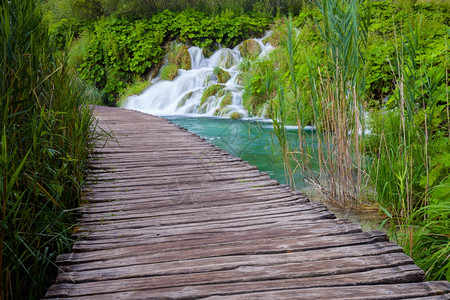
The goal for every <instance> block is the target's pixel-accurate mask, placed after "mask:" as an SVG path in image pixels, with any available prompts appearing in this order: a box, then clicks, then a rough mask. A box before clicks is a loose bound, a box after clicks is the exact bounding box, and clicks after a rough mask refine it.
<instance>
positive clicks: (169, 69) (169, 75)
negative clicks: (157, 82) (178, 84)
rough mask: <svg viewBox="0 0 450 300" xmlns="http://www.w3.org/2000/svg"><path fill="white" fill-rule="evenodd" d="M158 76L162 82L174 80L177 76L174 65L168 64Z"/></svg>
mask: <svg viewBox="0 0 450 300" xmlns="http://www.w3.org/2000/svg"><path fill="white" fill-rule="evenodd" d="M159 76H160V77H161V79H162V80H174V79H175V77H177V76H178V68H177V66H176V65H175V64H172V63H169V64H168V65H165V66H164V67H163V68H162V69H161V73H160V75H159Z"/></svg>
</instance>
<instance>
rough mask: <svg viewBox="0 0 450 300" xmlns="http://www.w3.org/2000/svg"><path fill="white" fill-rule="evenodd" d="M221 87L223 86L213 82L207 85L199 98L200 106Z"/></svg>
mask: <svg viewBox="0 0 450 300" xmlns="http://www.w3.org/2000/svg"><path fill="white" fill-rule="evenodd" d="M221 89H223V86H222V85H220V84H214V85H211V86H210V87H208V88H207V89H206V90H205V91H204V92H203V95H202V98H201V100H200V106H202V105H203V104H204V103H205V102H206V100H208V98H209V97H211V96H214V95H216V94H217V92H219V91H220V90H221Z"/></svg>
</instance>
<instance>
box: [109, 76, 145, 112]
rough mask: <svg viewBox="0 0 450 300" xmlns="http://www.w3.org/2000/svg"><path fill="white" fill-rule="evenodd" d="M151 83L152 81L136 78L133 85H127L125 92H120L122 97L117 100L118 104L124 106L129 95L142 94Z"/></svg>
mask: <svg viewBox="0 0 450 300" xmlns="http://www.w3.org/2000/svg"><path fill="white" fill-rule="evenodd" d="M150 85H151V83H150V82H149V81H147V80H142V79H140V80H139V79H137V80H135V81H134V82H133V83H132V84H131V85H129V86H127V88H126V89H125V91H124V92H123V93H121V94H120V99H119V101H118V102H117V106H119V107H122V106H123V105H124V104H125V100H126V99H127V98H128V97H130V96H132V95H139V94H141V93H142V92H143V91H144V90H145V89H146V88H148V87H149V86H150Z"/></svg>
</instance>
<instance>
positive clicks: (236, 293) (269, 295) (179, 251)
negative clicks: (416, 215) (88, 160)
mask: <svg viewBox="0 0 450 300" xmlns="http://www.w3.org/2000/svg"><path fill="white" fill-rule="evenodd" d="M96 112H97V113H98V120H99V126H100V127H102V128H103V129H105V130H112V132H113V133H114V135H115V137H116V138H117V142H118V143H119V145H120V146H118V145H117V144H116V143H114V142H112V141H110V145H105V146H104V147H103V145H98V148H97V150H98V156H96V157H95V158H93V159H92V168H93V170H94V172H93V174H92V176H91V181H90V184H89V186H88V187H87V193H86V200H87V203H86V204H85V205H83V207H82V210H83V215H82V218H81V220H80V232H79V233H78V234H82V235H83V237H82V238H81V239H80V240H79V241H77V242H76V243H75V245H74V247H73V252H72V253H70V254H64V255H61V256H59V257H58V264H59V266H60V268H61V270H62V271H61V272H60V274H59V276H58V278H57V280H56V283H55V284H54V285H53V286H52V287H51V288H50V289H49V291H48V293H47V295H46V298H66V297H67V298H72V297H73V298H77V299H96V300H98V299H197V298H205V299H405V298H423V299H449V298H450V294H449V293H450V284H449V283H448V282H423V276H424V274H423V272H422V271H421V270H420V269H419V268H418V267H417V266H416V265H414V263H413V262H412V260H411V259H410V258H409V257H408V256H406V255H405V254H403V252H402V249H401V248H399V247H398V246H397V245H395V244H393V243H391V242H389V241H388V238H387V236H386V235H385V234H384V233H382V232H378V231H375V232H362V231H361V229H360V227H359V226H358V225H357V224H354V223H351V222H348V221H343V220H337V219H335V217H334V215H333V214H332V213H330V212H329V211H328V210H327V209H326V208H325V207H324V206H323V205H321V204H317V203H311V202H310V201H309V200H308V199H307V198H306V197H305V196H303V195H301V194H299V193H297V192H295V191H292V190H291V189H289V188H288V187H286V186H283V185H279V184H278V182H277V181H275V180H272V179H271V178H270V177H269V176H267V174H263V173H260V172H259V171H258V170H257V169H256V168H255V167H253V166H251V165H249V164H248V163H246V162H242V161H241V160H240V159H238V158H236V157H233V156H231V155H229V154H227V153H226V152H224V151H222V150H221V149H219V148H217V147H215V146H213V145H211V144H209V143H207V142H205V141H204V140H202V139H201V138H199V137H198V136H196V135H194V134H191V133H189V132H186V130H182V129H180V128H178V127H177V126H176V125H174V124H171V123H170V122H168V121H166V120H164V119H161V118H158V117H153V116H150V115H146V114H143V113H139V112H135V111H127V110H123V109H116V108H106V107H98V108H96Z"/></svg>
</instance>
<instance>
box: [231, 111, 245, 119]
mask: <svg viewBox="0 0 450 300" xmlns="http://www.w3.org/2000/svg"><path fill="white" fill-rule="evenodd" d="M242 117H243V115H242V114H241V113H239V112H237V111H235V112H234V113H232V114H231V116H230V118H232V119H233V120H238V119H242Z"/></svg>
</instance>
